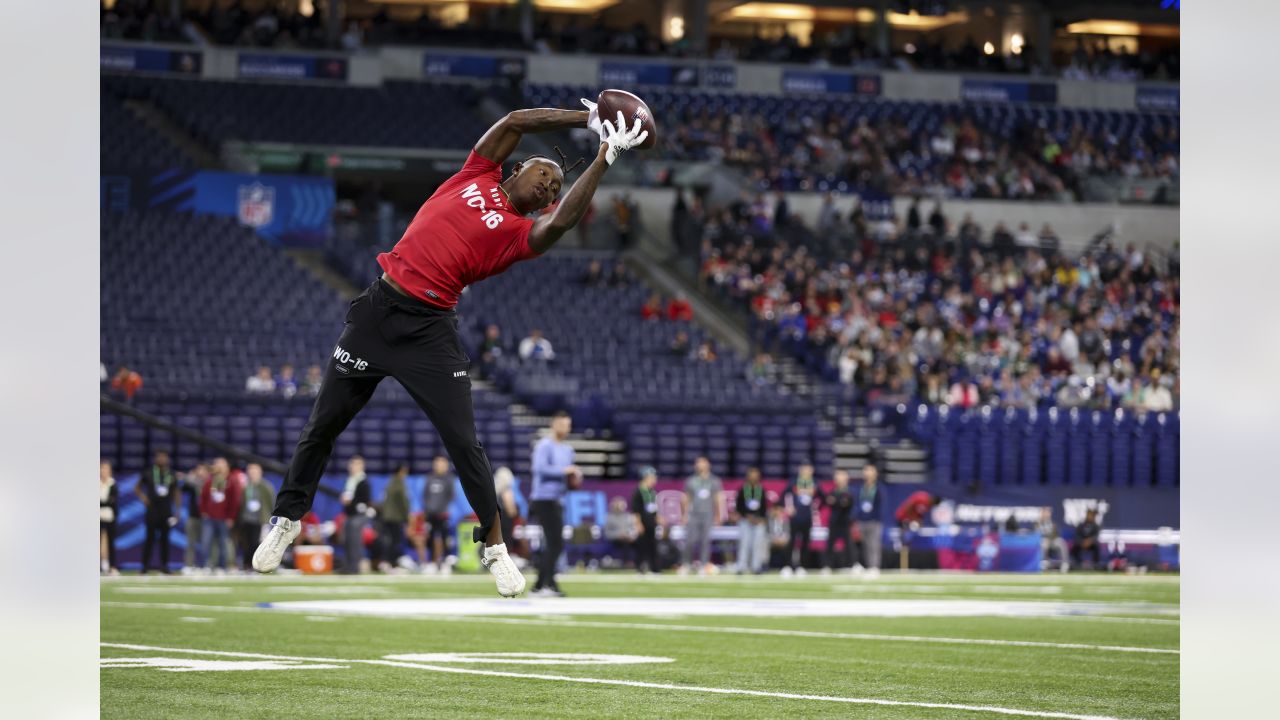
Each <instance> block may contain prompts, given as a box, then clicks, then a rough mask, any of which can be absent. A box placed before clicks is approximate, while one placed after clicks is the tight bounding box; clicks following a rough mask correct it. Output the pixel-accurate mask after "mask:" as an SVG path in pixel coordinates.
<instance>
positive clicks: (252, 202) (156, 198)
mask: <svg viewBox="0 0 1280 720" xmlns="http://www.w3.org/2000/svg"><path fill="white" fill-rule="evenodd" d="M100 200H101V202H102V207H103V209H104V210H109V211H110V210H123V209H128V208H133V209H137V210H148V209H154V210H165V211H170V212H195V213H202V214H207V215H223V216H227V217H233V218H236V219H237V220H239V222H240V224H241V225H244V226H246V227H250V228H253V229H254V230H255V231H256V232H257V233H258V234H259V235H262V236H263V237H266V238H268V239H270V240H273V241H275V242H277V243H282V244H288V245H311V244H316V243H318V242H320V241H321V240H323V239H324V237H325V235H326V234H327V233H328V231H329V221H330V216H331V215H332V213H333V206H334V202H335V195H334V187H333V180H331V179H329V178H322V177H303V176H297V175H248V174H244V173H227V172H212V171H166V172H162V173H158V174H155V175H149V176H146V175H144V176H129V175H104V176H103V177H102V178H101V182H100Z"/></svg>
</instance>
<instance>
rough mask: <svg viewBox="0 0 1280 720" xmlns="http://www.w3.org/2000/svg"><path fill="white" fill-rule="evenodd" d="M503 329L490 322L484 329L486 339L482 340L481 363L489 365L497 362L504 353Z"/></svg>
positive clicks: (483, 365)
mask: <svg viewBox="0 0 1280 720" xmlns="http://www.w3.org/2000/svg"><path fill="white" fill-rule="evenodd" d="M504 344H505V343H503V340H502V330H501V329H500V328H499V327H498V326H497V325H493V324H490V325H489V326H488V327H486V328H485V329H484V340H482V341H481V342H480V365H481V367H487V366H490V365H493V364H494V363H495V362H497V360H498V358H500V357H502V353H503V345H504Z"/></svg>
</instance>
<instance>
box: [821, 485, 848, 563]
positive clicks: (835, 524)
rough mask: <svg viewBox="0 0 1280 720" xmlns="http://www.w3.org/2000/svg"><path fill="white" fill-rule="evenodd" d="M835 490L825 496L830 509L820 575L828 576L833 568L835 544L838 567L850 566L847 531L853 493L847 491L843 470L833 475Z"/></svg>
mask: <svg viewBox="0 0 1280 720" xmlns="http://www.w3.org/2000/svg"><path fill="white" fill-rule="evenodd" d="M835 483H836V485H835V488H834V489H833V490H832V491H831V494H830V495H828V496H826V498H825V504H826V506H827V507H828V508H830V509H831V512H830V514H829V515H827V552H826V557H825V558H824V560H825V562H823V564H822V574H823V575H830V574H831V568H832V567H834V565H833V562H832V561H833V560H834V559H835V554H836V544H837V543H839V544H840V564H839V567H844V568H847V567H849V566H850V565H852V564H853V563H852V561H851V560H850V559H849V556H850V554H851V553H850V552H849V551H850V549H851V548H850V547H849V530H850V522H849V521H850V516H851V515H852V513H853V504H854V499H853V493H852V492H850V491H849V473H848V472H846V471H844V470H837V471H836V474H835Z"/></svg>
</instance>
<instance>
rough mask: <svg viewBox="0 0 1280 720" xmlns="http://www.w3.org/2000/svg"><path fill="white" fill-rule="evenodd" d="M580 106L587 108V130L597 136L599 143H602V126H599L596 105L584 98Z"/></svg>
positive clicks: (598, 114) (603, 138)
mask: <svg viewBox="0 0 1280 720" xmlns="http://www.w3.org/2000/svg"><path fill="white" fill-rule="evenodd" d="M582 104H583V105H585V106H586V107H587V129H588V130H591V131H593V132H595V134H597V135H599V136H600V142H604V141H605V137H604V126H603V125H601V124H600V113H599V112H598V111H597V110H596V104H595V103H593V102H591V101H590V100H588V99H586V98H582Z"/></svg>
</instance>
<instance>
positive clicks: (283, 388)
mask: <svg viewBox="0 0 1280 720" xmlns="http://www.w3.org/2000/svg"><path fill="white" fill-rule="evenodd" d="M275 382H276V390H279V391H280V394H281V395H283V396H284V397H285V398H286V399H288V398H292V397H293V396H294V395H297V394H298V381H297V380H295V379H294V376H293V365H290V364H289V363H285V364H284V365H281V366H280V374H279V375H277V376H276V378H275Z"/></svg>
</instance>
